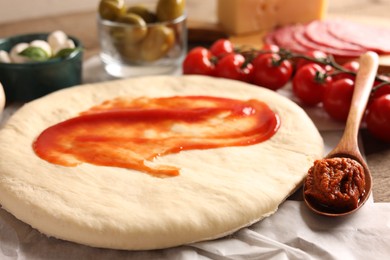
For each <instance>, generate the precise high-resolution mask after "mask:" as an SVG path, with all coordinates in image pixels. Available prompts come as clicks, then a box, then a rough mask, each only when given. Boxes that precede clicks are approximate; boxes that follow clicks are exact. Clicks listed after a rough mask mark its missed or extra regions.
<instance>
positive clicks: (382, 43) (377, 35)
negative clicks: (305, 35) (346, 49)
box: [327, 20, 390, 54]
mask: <svg viewBox="0 0 390 260" xmlns="http://www.w3.org/2000/svg"><path fill="white" fill-rule="evenodd" d="M327 28H328V31H329V33H330V34H331V35H333V36H335V37H336V38H338V39H341V40H343V41H347V42H350V43H353V44H356V45H360V46H362V47H364V48H366V49H368V50H372V51H377V52H378V53H380V54H390V28H384V27H376V26H372V25H364V24H359V23H354V22H350V21H344V20H334V21H332V22H328V25H327Z"/></svg>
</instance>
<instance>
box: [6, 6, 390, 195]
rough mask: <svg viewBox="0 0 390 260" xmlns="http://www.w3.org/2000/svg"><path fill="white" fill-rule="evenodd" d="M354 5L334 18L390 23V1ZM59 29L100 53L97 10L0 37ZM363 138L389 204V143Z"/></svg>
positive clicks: (196, 13) (15, 28)
mask: <svg viewBox="0 0 390 260" xmlns="http://www.w3.org/2000/svg"><path fill="white" fill-rule="evenodd" d="M368 2H369V1H368ZM353 3H355V1H353V2H352V1H346V2H345V4H351V5H352V6H351V8H349V9H348V10H349V13H346V12H345V10H346V9H342V8H341V7H340V9H337V8H336V7H333V9H332V13H331V15H340V16H351V17H353V18H354V19H356V18H359V17H362V19H365V20H367V19H368V20H370V19H371V18H372V20H373V21H375V19H378V17H379V19H389V20H388V21H389V24H390V18H387V17H390V16H389V13H390V1H372V3H371V4H367V5H359V6H357V5H356V4H355V5H354V4H353ZM203 4H204V3H203ZM203 7H204V6H202V7H200V6H198V5H197V4H196V2H195V1H189V4H188V9H189V18H190V20H192V21H194V20H197V19H196V18H198V17H207V18H206V19H204V20H202V22H205V23H213V22H215V21H216V18H215V15H214V13H213V9H212V8H215V7H214V6H212V8H209V9H204V8H203ZM200 14H202V15H200ZM58 29H60V30H63V31H64V32H66V33H67V34H69V35H73V36H75V37H77V38H79V39H80V40H81V41H82V43H83V45H84V48H85V55H84V59H88V58H90V57H92V56H94V55H96V54H97V53H99V43H98V36H97V25H96V12H95V11H89V12H82V13H73V14H65V15H61V16H55V17H44V18H39V19H33V20H24V21H20V22H13V23H5V24H0V38H3V37H7V36H11V35H16V34H22V33H30V32H51V31H54V30H58ZM389 134H390V133H389ZM361 135H362V142H363V146H364V148H365V154H366V157H367V163H368V165H369V167H370V169H371V171H372V174H373V186H374V187H373V195H374V201H375V202H390V144H385V143H383V142H380V141H378V140H375V139H374V138H373V137H372V136H371V135H369V134H368V133H367V131H366V130H362V132H361Z"/></svg>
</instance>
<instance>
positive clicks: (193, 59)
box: [183, 47, 215, 76]
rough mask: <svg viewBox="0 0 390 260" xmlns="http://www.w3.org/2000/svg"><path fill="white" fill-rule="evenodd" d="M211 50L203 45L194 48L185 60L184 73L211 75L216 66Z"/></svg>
mask: <svg viewBox="0 0 390 260" xmlns="http://www.w3.org/2000/svg"><path fill="white" fill-rule="evenodd" d="M211 58H212V55H211V52H210V51H209V50H208V49H206V48H203V47H196V48H194V49H192V50H191V51H190V52H189V53H188V54H187V56H186V57H185V59H184V61H183V73H184V74H200V75H208V76H211V75H213V73H214V69H215V66H214V64H213V63H212V62H211Z"/></svg>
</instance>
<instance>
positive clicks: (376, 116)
mask: <svg viewBox="0 0 390 260" xmlns="http://www.w3.org/2000/svg"><path fill="white" fill-rule="evenodd" d="M366 123H367V129H368V131H369V132H370V133H371V134H372V135H374V136H375V137H377V138H379V139H381V140H383V141H386V142H390V94H387V95H382V96H380V97H378V98H376V99H374V100H373V101H372V102H371V103H370V105H369V106H368V109H367V115H366Z"/></svg>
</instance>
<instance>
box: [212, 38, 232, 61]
mask: <svg viewBox="0 0 390 260" xmlns="http://www.w3.org/2000/svg"><path fill="white" fill-rule="evenodd" d="M210 52H211V54H212V55H214V56H216V57H218V58H222V57H223V56H225V55H226V54H229V53H233V52H234V45H233V43H232V42H231V41H229V40H227V39H219V40H217V41H216V42H214V43H213V44H212V45H211V47H210Z"/></svg>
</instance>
